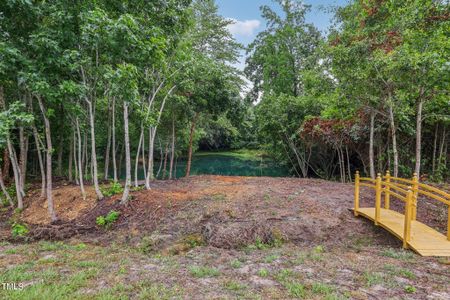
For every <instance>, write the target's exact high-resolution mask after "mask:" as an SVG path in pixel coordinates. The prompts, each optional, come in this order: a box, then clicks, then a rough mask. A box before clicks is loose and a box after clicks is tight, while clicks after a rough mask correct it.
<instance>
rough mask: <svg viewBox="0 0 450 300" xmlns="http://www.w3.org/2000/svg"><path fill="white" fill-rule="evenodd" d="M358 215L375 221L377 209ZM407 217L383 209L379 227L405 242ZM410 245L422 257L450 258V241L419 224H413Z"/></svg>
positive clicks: (359, 210) (370, 209)
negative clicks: (404, 233) (404, 230)
mask: <svg viewBox="0 0 450 300" xmlns="http://www.w3.org/2000/svg"><path fill="white" fill-rule="evenodd" d="M358 214H360V215H362V216H364V217H366V218H368V219H370V220H372V221H374V220H375V208H373V207H370V208H360V209H358ZM404 221H405V216H404V215H403V214H400V213H398V212H396V211H393V210H390V209H384V208H382V209H381V211H380V221H379V223H378V224H379V225H380V226H382V227H383V228H385V229H386V230H388V231H389V232H391V233H392V234H393V235H395V236H396V237H397V238H398V239H400V240H403V226H404ZM408 245H409V246H410V247H411V248H412V249H413V250H414V251H416V252H417V253H419V254H420V255H422V256H450V241H448V240H447V237H446V236H445V235H443V234H441V233H439V232H438V231H436V230H434V229H433V228H431V227H429V226H427V225H425V224H423V223H421V222H418V221H412V222H411V240H410V241H409V243H408Z"/></svg>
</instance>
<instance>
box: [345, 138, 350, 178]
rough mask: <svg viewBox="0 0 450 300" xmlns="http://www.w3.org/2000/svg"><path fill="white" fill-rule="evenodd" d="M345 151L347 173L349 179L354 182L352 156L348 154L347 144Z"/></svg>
mask: <svg viewBox="0 0 450 300" xmlns="http://www.w3.org/2000/svg"><path fill="white" fill-rule="evenodd" d="M345 153H346V155H347V175H348V181H350V182H352V171H351V169H350V156H349V155H348V147H347V146H345Z"/></svg>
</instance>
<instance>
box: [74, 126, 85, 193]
mask: <svg viewBox="0 0 450 300" xmlns="http://www.w3.org/2000/svg"><path fill="white" fill-rule="evenodd" d="M75 122H76V127H77V136H78V139H77V140H78V176H79V182H80V190H81V196H82V197H83V200H86V191H85V190H84V182H83V181H84V179H83V154H82V151H81V148H82V145H81V131H80V122H79V121H78V118H76V120H75Z"/></svg>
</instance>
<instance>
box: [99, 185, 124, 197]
mask: <svg viewBox="0 0 450 300" xmlns="http://www.w3.org/2000/svg"><path fill="white" fill-rule="evenodd" d="M101 191H102V193H103V195H104V196H105V197H111V196H113V195H117V194H121V193H123V187H122V185H121V184H120V182H113V183H112V184H111V185H109V186H108V187H106V188H101Z"/></svg>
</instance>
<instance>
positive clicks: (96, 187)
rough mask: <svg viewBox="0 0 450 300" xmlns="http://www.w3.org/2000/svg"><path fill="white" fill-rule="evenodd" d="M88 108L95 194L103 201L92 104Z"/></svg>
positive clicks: (89, 103)
mask: <svg viewBox="0 0 450 300" xmlns="http://www.w3.org/2000/svg"><path fill="white" fill-rule="evenodd" d="M86 102H87V103H88V108H89V123H90V127H91V165H92V172H93V174H92V175H93V178H92V180H93V183H94V188H95V193H96V194H97V199H99V200H102V199H103V194H102V191H101V190H100V186H99V184H98V170H97V154H96V152H97V151H96V149H95V122H94V112H93V109H92V102H91V101H87V100H86Z"/></svg>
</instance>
